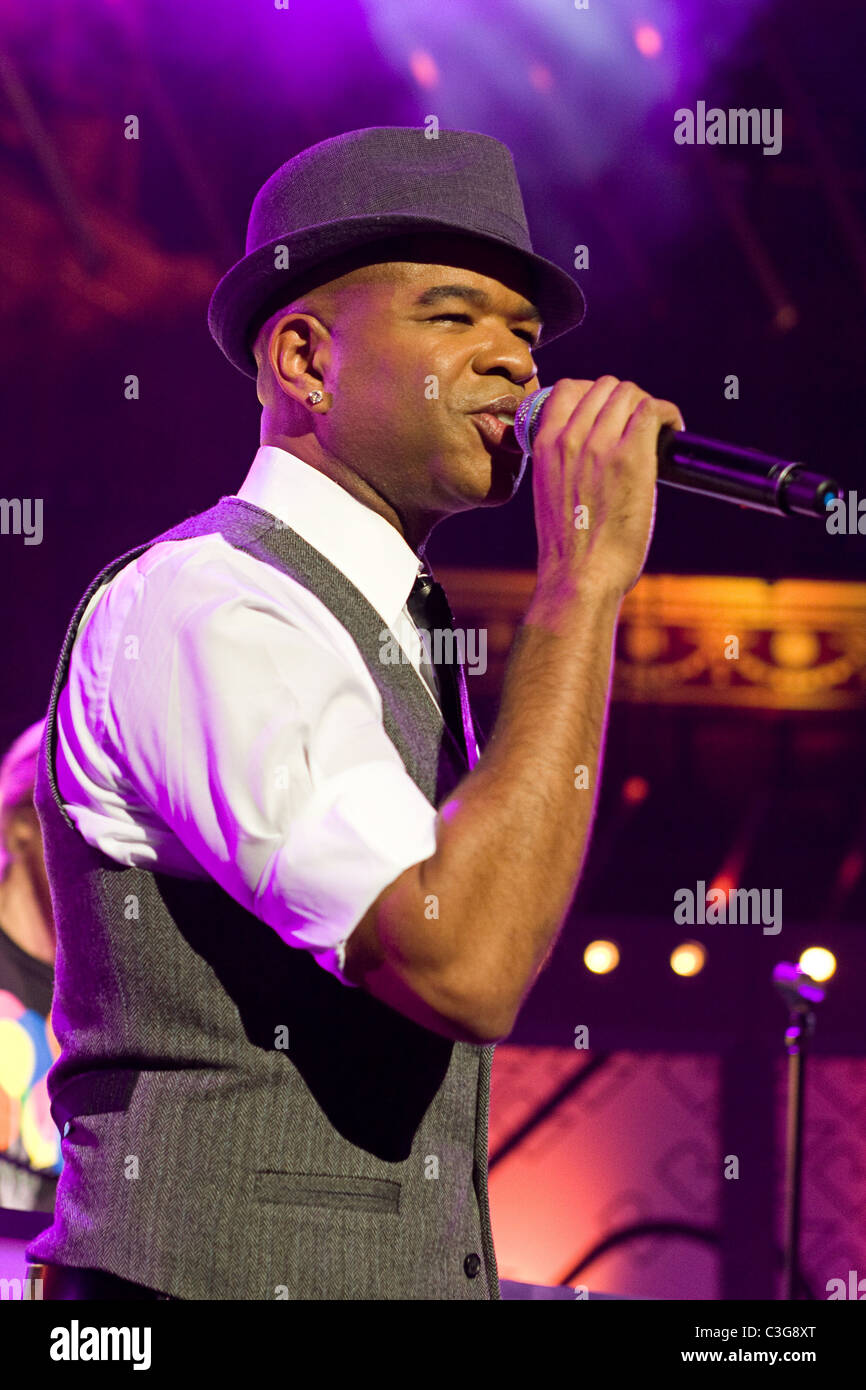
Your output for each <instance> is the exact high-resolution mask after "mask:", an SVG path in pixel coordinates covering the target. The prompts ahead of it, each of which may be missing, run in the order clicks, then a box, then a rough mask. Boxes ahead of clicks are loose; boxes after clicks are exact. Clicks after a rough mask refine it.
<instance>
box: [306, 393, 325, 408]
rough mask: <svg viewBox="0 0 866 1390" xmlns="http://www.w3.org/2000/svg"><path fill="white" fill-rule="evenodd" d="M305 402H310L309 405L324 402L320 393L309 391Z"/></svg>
mask: <svg viewBox="0 0 866 1390" xmlns="http://www.w3.org/2000/svg"><path fill="white" fill-rule="evenodd" d="M307 400H308V401H309V402H310V405H318V404H319V401H321V400H324V396H323V395H322V393H321V391H311V392H310V394H309V395H308V396H307Z"/></svg>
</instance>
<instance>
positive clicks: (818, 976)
mask: <svg viewBox="0 0 866 1390" xmlns="http://www.w3.org/2000/svg"><path fill="white" fill-rule="evenodd" d="M798 963H799V966H800V969H801V970H805V972H806V974H807V975H808V976H809V978H810V979H812V980H818V981H821V980H829V978H830V976H831V975H835V973H836V957H835V956H834V955H833V952H832V951H826V950H825V949H824V947H823V946H810V947H809V948H808V949H807V950H805V951H804V952H803V954H802V955H801V956H800V960H799V962H798Z"/></svg>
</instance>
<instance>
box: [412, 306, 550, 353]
mask: <svg viewBox="0 0 866 1390" xmlns="http://www.w3.org/2000/svg"><path fill="white" fill-rule="evenodd" d="M427 322H428V323H440V322H445V323H471V322H472V319H471V317H470V316H469V314H433V315H431V317H430V318H429V319H428V320H427ZM514 333H515V337H517V338H522V339H523V340H524V342H526V343H528V344H529V346H530V347H531V348H535V347H536V346H537V343H536V341H535V337H534V335H533V334H532V333H528V332H527V331H526V329H525V328H515V330H514Z"/></svg>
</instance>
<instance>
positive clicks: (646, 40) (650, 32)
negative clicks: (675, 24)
mask: <svg viewBox="0 0 866 1390" xmlns="http://www.w3.org/2000/svg"><path fill="white" fill-rule="evenodd" d="M634 42H635V47H636V48H637V51H638V53H642V54H643V56H644V57H645V58H657V57H658V55H659V54H660V53H661V51H662V36H661V34H660V33H659V31H658V29H656V27H655V25H654V24H639V25H638V26H637V28H636V29H635V31H634Z"/></svg>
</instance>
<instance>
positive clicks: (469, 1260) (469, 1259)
mask: <svg viewBox="0 0 866 1390" xmlns="http://www.w3.org/2000/svg"><path fill="white" fill-rule="evenodd" d="M480 1268H481V1256H480V1255H476V1253H475V1251H474V1250H473V1251H472V1254H471V1255H467V1256H466V1259H465V1260H464V1261H463V1269H464V1272H465V1274H466V1277H467V1279H474V1278H475V1277H476V1275H477V1274H478V1271H479V1269H480Z"/></svg>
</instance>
